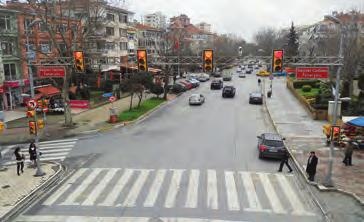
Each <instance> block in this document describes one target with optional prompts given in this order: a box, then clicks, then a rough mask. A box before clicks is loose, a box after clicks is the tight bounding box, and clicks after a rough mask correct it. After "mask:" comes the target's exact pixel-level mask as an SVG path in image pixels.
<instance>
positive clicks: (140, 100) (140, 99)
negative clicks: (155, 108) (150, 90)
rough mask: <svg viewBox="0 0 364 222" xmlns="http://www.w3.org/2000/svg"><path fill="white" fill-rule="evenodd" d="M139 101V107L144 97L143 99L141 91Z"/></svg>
mask: <svg viewBox="0 0 364 222" xmlns="http://www.w3.org/2000/svg"><path fill="white" fill-rule="evenodd" d="M138 97H139V101H138V108H139V107H140V104H141V103H142V99H143V92H140V93H139V95H138Z"/></svg>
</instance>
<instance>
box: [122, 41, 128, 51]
mask: <svg viewBox="0 0 364 222" xmlns="http://www.w3.org/2000/svg"><path fill="white" fill-rule="evenodd" d="M120 50H128V43H127V42H120Z"/></svg>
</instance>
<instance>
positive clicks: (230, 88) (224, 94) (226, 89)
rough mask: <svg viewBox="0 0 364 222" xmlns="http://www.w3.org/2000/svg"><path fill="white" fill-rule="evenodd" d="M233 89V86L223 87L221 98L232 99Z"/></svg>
mask: <svg viewBox="0 0 364 222" xmlns="http://www.w3.org/2000/svg"><path fill="white" fill-rule="evenodd" d="M235 91H236V90H235V87H234V86H225V87H224V88H223V89H222V97H223V98H227V97H229V98H233V97H234V96H235Z"/></svg>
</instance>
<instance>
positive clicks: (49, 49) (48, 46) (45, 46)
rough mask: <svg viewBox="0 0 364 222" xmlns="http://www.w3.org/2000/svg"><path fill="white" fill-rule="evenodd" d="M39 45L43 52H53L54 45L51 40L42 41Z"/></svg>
mask: <svg viewBox="0 0 364 222" xmlns="http://www.w3.org/2000/svg"><path fill="white" fill-rule="evenodd" d="M39 46H40V51H41V52H42V53H51V52H52V47H51V44H50V42H40V43H39Z"/></svg>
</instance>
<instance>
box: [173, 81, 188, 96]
mask: <svg viewBox="0 0 364 222" xmlns="http://www.w3.org/2000/svg"><path fill="white" fill-rule="evenodd" d="M170 90H171V92H173V93H176V94H178V93H182V92H186V90H187V89H186V87H185V86H184V85H183V84H180V83H176V84H174V85H172V86H171V88H170Z"/></svg>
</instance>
